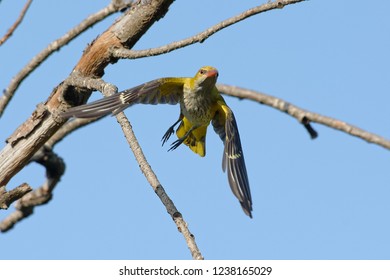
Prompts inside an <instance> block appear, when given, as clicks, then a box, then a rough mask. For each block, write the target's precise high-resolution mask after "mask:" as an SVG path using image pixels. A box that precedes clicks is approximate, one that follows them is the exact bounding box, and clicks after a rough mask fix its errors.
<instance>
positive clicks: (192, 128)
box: [168, 125, 199, 152]
mask: <svg viewBox="0 0 390 280" xmlns="http://www.w3.org/2000/svg"><path fill="white" fill-rule="evenodd" d="M198 127H199V126H198V125H194V126H193V127H191V129H190V130H188V131H187V133H186V134H184V136H183V137H180V138H179V139H177V140H176V141H175V142H173V143H172V144H171V148H169V150H168V152H169V151H172V150H174V149H176V148H177V147H179V146H180V145H181V144H182V143H183V142H184V140H186V139H187V137H188V136H189V135H190V134H191V132H192V131H194V130H195V129H197V128H198Z"/></svg>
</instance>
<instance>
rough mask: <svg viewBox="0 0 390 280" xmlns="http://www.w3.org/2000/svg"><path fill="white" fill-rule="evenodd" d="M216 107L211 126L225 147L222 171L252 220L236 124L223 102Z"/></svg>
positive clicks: (248, 190)
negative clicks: (225, 173)
mask: <svg viewBox="0 0 390 280" xmlns="http://www.w3.org/2000/svg"><path fill="white" fill-rule="evenodd" d="M218 107H219V108H217V111H216V115H215V117H214V118H213V120H212V125H213V127H214V130H215V132H216V133H217V134H218V135H219V136H220V138H221V139H222V141H223V142H224V145H225V148H224V154H223V159H222V169H223V171H226V172H227V176H228V180H229V184H230V188H231V189H232V191H233V194H234V195H235V196H236V197H237V198H238V200H239V201H240V204H241V207H242V209H243V210H244V212H245V214H247V215H248V216H249V217H251V218H252V213H251V212H252V197H251V192H250V188H249V180H248V175H247V172H246V166H245V159H244V153H243V151H242V147H241V140H240V134H239V132H238V127H237V122H236V119H235V117H234V114H233V112H232V111H231V110H230V108H229V107H228V106H227V105H226V104H225V102H224V101H223V100H222V101H221V102H220V103H219V106H218Z"/></svg>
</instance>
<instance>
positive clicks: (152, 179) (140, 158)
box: [116, 112, 203, 260]
mask: <svg viewBox="0 0 390 280" xmlns="http://www.w3.org/2000/svg"><path fill="white" fill-rule="evenodd" d="M116 118H117V120H118V123H119V124H120V126H121V128H122V130H123V133H124V135H125V137H126V140H127V142H128V143H129V146H130V148H131V150H132V151H133V154H134V156H135V158H136V160H137V162H138V164H139V166H140V168H141V171H142V173H143V174H144V175H145V177H146V179H147V180H148V182H149V184H150V185H151V186H152V188H153V190H154V191H155V193H156V194H157V196H158V197H159V198H160V200H161V202H162V203H163V204H164V206H165V208H166V209H167V212H168V213H169V215H170V216H171V217H172V219H173V220H174V222H175V223H176V225H177V228H178V230H179V232H181V233H182V234H183V236H184V239H185V240H186V242H187V246H188V248H189V249H190V251H191V255H192V258H193V259H196V260H201V259H203V256H202V254H201V252H200V251H199V248H198V246H197V245H196V242H195V237H194V235H193V234H192V233H191V232H190V231H189V229H188V226H187V223H186V222H185V221H184V219H183V217H182V214H181V213H180V212H179V211H178V210H177V209H176V206H175V205H174V204H173V201H172V200H171V199H170V198H169V196H168V195H167V193H166V192H165V190H164V188H163V186H162V185H161V183H160V182H159V180H158V178H157V176H156V174H155V173H154V171H153V170H152V168H151V167H150V165H149V163H148V162H147V160H146V158H145V155H144V153H143V152H142V149H141V146H140V145H139V143H138V140H137V138H136V137H135V134H134V131H133V129H132V127H131V124H130V122H129V120H128V119H127V117H126V116H125V114H124V113H123V112H121V113H119V114H117V115H116Z"/></svg>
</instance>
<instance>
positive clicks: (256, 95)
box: [217, 84, 390, 150]
mask: <svg viewBox="0 0 390 280" xmlns="http://www.w3.org/2000/svg"><path fill="white" fill-rule="evenodd" d="M217 87H218V89H219V90H220V91H221V92H223V93H225V94H227V95H230V96H235V97H238V98H240V99H250V100H253V101H256V102H260V103H261V104H265V105H268V106H270V107H273V108H275V109H278V110H280V111H282V112H284V113H287V114H289V115H290V116H292V117H294V118H296V119H297V120H298V121H299V122H300V123H302V124H305V123H306V124H307V123H309V122H313V123H319V124H323V125H326V126H328V127H331V128H334V129H337V130H340V131H343V132H345V133H347V134H350V135H352V136H356V137H358V138H361V139H363V140H365V141H367V142H369V143H373V144H376V145H379V146H381V147H383V148H385V149H388V150H390V140H387V139H385V138H383V137H381V136H379V135H376V134H374V133H370V132H367V131H365V130H363V129H360V128H358V127H356V126H353V125H351V124H348V123H346V122H343V121H341V120H338V119H334V118H330V117H326V116H323V115H320V114H317V113H313V112H309V111H307V110H304V109H301V108H299V107H297V106H295V105H293V104H291V103H289V102H287V101H284V100H282V99H280V98H276V97H274V96H270V95H266V94H264V93H260V92H256V91H253V90H248V89H243V88H240V87H234V86H229V85H223V84H218V85H217Z"/></svg>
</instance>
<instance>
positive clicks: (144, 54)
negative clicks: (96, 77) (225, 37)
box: [112, 0, 305, 59]
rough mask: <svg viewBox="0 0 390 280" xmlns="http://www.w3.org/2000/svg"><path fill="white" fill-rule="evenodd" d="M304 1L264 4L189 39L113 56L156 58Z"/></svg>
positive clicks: (117, 53) (124, 49) (280, 1)
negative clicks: (257, 17)
mask: <svg viewBox="0 0 390 280" xmlns="http://www.w3.org/2000/svg"><path fill="white" fill-rule="evenodd" d="M302 1H305V0H279V1H275V2H269V3H266V4H262V5H260V6H257V7H254V8H251V9H249V10H246V11H245V12H243V13H241V14H238V15H236V16H234V17H231V18H229V19H226V20H224V21H221V22H220V23H218V24H216V25H214V26H212V27H210V28H208V29H206V30H205V31H203V32H201V33H199V34H197V35H194V36H192V37H189V38H187V39H184V40H181V41H177V42H173V43H170V44H167V45H165V46H161V47H158V48H151V49H147V50H138V51H137V50H129V49H126V48H120V49H118V48H116V49H113V50H112V52H113V55H114V56H115V57H117V58H127V59H137V58H141V57H147V56H156V55H160V54H164V53H168V52H171V51H174V50H176V49H179V48H183V47H186V46H188V45H192V44H195V43H203V42H204V41H205V40H206V39H208V38H209V37H210V36H212V35H213V34H215V33H217V32H218V31H220V30H222V29H224V28H226V27H229V26H231V25H233V24H236V23H237V22H240V21H242V20H245V19H247V18H248V17H251V16H254V15H256V14H260V13H264V12H267V11H269V10H273V9H281V8H283V7H284V6H286V5H291V4H295V3H298V2H302Z"/></svg>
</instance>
